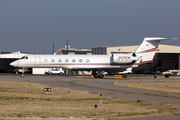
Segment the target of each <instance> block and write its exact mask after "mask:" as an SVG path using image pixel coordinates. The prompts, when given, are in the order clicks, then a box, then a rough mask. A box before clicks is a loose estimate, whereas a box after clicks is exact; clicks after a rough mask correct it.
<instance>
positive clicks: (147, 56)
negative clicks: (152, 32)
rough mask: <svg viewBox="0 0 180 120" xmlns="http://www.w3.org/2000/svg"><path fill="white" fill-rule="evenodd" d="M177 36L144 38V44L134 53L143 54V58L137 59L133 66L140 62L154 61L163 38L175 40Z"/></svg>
mask: <svg viewBox="0 0 180 120" xmlns="http://www.w3.org/2000/svg"><path fill="white" fill-rule="evenodd" d="M173 39H177V38H170V39H169V38H159V37H146V38H144V40H143V42H142V44H141V45H140V46H139V47H138V48H137V49H136V51H135V52H134V53H133V55H134V56H135V55H137V56H141V58H140V59H139V60H138V61H136V63H135V64H134V65H133V67H137V66H138V65H139V64H144V63H149V62H153V58H154V55H155V53H156V50H157V48H158V45H159V43H160V41H161V40H173Z"/></svg>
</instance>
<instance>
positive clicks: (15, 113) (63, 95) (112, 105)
mask: <svg viewBox="0 0 180 120" xmlns="http://www.w3.org/2000/svg"><path fill="white" fill-rule="evenodd" d="M29 84H30V89H29ZM45 87H50V86H46V85H41V84H37V83H27V82H20V83H19V85H18V84H17V82H5V81H0V111H1V112H0V117H21V118H22V117H42V118H49V117H86V118H122V119H124V118H146V117H164V116H174V115H180V106H178V105H171V104H164V103H155V102H147V101H141V102H140V108H139V109H138V104H137V100H131V99H121V98H113V97H105V96H103V99H102V103H100V100H99V95H97V94H89V93H88V92H87V91H75V90H70V98H68V91H69V90H68V89H61V88H52V91H51V92H49V94H48V95H47V94H46V92H44V88H45ZM95 104H97V106H98V108H97V111H98V113H97V114H98V115H97V116H95V109H94V106H95ZM21 120H22V119H21Z"/></svg>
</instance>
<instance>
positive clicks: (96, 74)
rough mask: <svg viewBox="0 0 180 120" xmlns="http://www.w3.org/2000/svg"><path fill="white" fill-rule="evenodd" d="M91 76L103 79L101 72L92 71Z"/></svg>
mask: <svg viewBox="0 0 180 120" xmlns="http://www.w3.org/2000/svg"><path fill="white" fill-rule="evenodd" d="M92 75H93V76H94V78H103V77H104V75H103V74H102V72H101V71H95V70H94V71H92Z"/></svg>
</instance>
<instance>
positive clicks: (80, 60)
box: [44, 59, 90, 63]
mask: <svg viewBox="0 0 180 120" xmlns="http://www.w3.org/2000/svg"><path fill="white" fill-rule="evenodd" d="M44 61H45V62H47V61H48V60H47V59H45V60H44ZM85 61H86V62H87V63H88V62H90V60H89V59H86V60H85ZM51 62H55V60H54V59H51ZM58 62H62V60H61V59H58ZM65 62H69V60H68V59H65ZM72 62H76V60H75V59H72ZM79 62H83V60H82V59H79Z"/></svg>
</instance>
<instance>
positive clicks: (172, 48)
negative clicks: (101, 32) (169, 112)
mask: <svg viewBox="0 0 180 120" xmlns="http://www.w3.org/2000/svg"><path fill="white" fill-rule="evenodd" d="M138 47H139V45H129V46H112V47H105V46H103V47H100V48H98V49H101V48H106V54H111V53H131V52H134V51H135V50H136V49H137V48H138ZM93 49H97V48H93ZM157 53H180V46H178V45H168V44H159V46H158V49H157Z"/></svg>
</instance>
